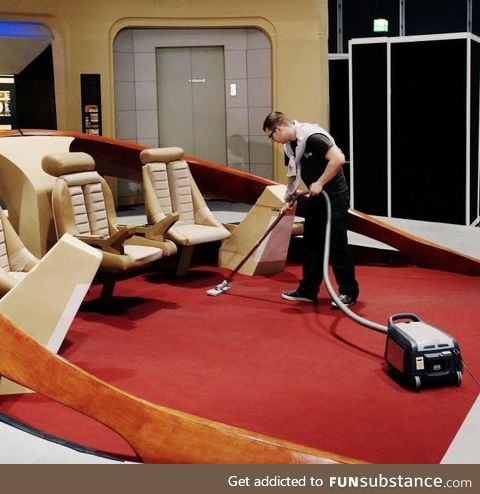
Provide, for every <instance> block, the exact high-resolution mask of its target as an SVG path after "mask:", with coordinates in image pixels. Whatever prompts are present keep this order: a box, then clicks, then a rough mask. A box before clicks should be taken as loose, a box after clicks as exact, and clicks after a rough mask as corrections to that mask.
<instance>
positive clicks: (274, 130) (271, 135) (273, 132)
mask: <svg viewBox="0 0 480 494" xmlns="http://www.w3.org/2000/svg"><path fill="white" fill-rule="evenodd" d="M275 132H277V127H275V128H274V129H273V130H272V132H270V134H268V138H269V139H271V138H272V137H273V134H275Z"/></svg>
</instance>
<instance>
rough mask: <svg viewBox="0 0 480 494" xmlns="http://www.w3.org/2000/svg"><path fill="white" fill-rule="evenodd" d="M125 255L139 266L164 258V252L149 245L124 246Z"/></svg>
mask: <svg viewBox="0 0 480 494" xmlns="http://www.w3.org/2000/svg"><path fill="white" fill-rule="evenodd" d="M124 249H125V254H126V255H127V256H129V257H130V258H132V259H133V260H134V262H135V264H136V265H137V266H142V265H144V264H149V263H151V262H153V261H156V260H157V259H160V258H161V257H162V251H161V250H160V249H159V248H157V247H150V246H148V245H128V244H127V245H124Z"/></svg>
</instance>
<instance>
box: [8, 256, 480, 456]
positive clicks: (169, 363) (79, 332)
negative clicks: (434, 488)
mask: <svg viewBox="0 0 480 494" xmlns="http://www.w3.org/2000/svg"><path fill="white" fill-rule="evenodd" d="M225 274H226V272H225V271H221V270H218V269H215V268H210V267H205V268H195V269H192V270H191V272H190V274H189V276H188V277H187V278H186V279H185V280H182V281H178V280H176V279H175V280H174V279H165V276H163V275H162V276H160V275H158V276H155V275H152V276H147V277H143V276H140V277H137V278H133V279H131V280H127V281H122V282H119V283H118V285H117V288H116V292H115V293H116V299H117V303H118V304H119V305H118V307H119V308H120V309H119V311H118V313H117V314H110V315H109V314H100V313H98V312H94V311H91V312H89V311H86V310H83V311H81V312H79V314H78V316H77V318H76V319H75V321H74V323H73V325H72V327H71V329H70V330H69V332H68V334H67V338H66V340H65V342H64V344H63V346H62V348H61V350H60V354H61V355H62V356H64V357H65V358H67V359H69V360H70V361H72V362H73V363H75V364H77V365H79V366H80V367H82V368H84V369H85V370H87V371H89V372H91V373H92V374H94V375H96V376H97V377H99V378H101V379H104V380H106V381H108V382H109V383H111V384H113V385H116V386H118V387H119V388H122V389H124V390H126V391H128V392H132V393H134V394H136V395H138V396H140V397H142V398H145V399H147V400H150V401H152V402H155V403H158V404H161V405H165V406H170V407H173V408H177V409H180V410H183V411H186V412H190V413H193V414H197V415H200V416H204V417H208V418H211V419H215V420H218V421H220V422H224V423H228V424H231V425H235V426H238V427H242V428H246V429H250V430H254V431H258V432H261V433H263V434H267V435H271V436H276V437H280V438H283V439H287V440H290V441H294V442H298V443H302V444H306V445H309V446H313V447H316V448H319V449H326V450H329V451H332V452H335V453H339V454H342V455H346V456H350V457H355V458H359V459H362V460H365V461H368V462H373V463H438V462H439V461H440V460H441V458H442V456H443V454H444V453H445V451H446V449H447V447H448V446H449V444H450V442H451V440H452V439H453V437H454V435H455V433H456V431H457V430H458V428H459V427H460V425H461V423H462V421H463V419H464V417H465V415H466V414H467V413H468V411H469V409H470V407H471V406H472V404H473V402H474V401H475V398H476V396H477V394H478V392H479V387H478V385H477V384H476V383H475V382H474V381H473V379H472V378H471V377H470V376H469V375H468V374H467V373H466V372H465V373H464V382H463V384H462V386H461V387H448V386H447V387H437V388H430V389H427V388H425V389H422V390H421V391H420V392H412V391H408V390H405V389H404V388H402V387H401V386H400V385H399V384H398V383H397V382H395V381H394V380H392V378H391V377H390V376H389V375H388V373H387V372H386V369H385V366H384V361H383V350H384V344H385V336H384V335H383V334H380V333H378V332H374V331H371V330H368V329H366V328H364V327H362V326H359V325H357V324H355V323H354V322H352V321H351V320H349V319H347V318H346V317H345V316H343V314H342V313H341V312H339V311H335V310H331V309H330V307H329V300H328V297H327V296H326V292H322V293H321V296H322V297H321V303H320V304H319V305H318V306H312V305H309V304H302V303H295V302H287V301H282V300H281V299H280V298H279V294H280V292H281V291H282V290H284V289H287V288H291V287H294V286H295V284H296V281H297V279H298V276H299V274H300V268H299V267H298V266H290V267H288V268H287V270H286V271H285V272H284V273H281V274H278V275H274V276H269V277H261V276H258V277H246V276H242V275H238V276H237V277H236V278H235V279H234V281H233V283H232V289H231V290H230V291H229V292H228V293H226V294H223V295H220V296H218V297H208V296H207V295H206V293H205V292H206V290H207V289H208V288H212V287H213V286H215V285H216V284H217V283H219V282H221V281H222V280H223V279H224V277H225ZM357 277H358V279H359V282H360V284H361V294H360V301H359V303H357V305H356V306H355V307H354V310H355V312H357V313H358V314H360V315H362V316H363V317H366V318H368V319H370V320H373V321H375V322H378V323H380V324H384V325H386V324H387V320H388V317H389V315H391V314H394V313H398V312H413V313H416V314H417V315H418V316H419V317H420V318H421V319H422V320H424V321H426V322H428V323H430V324H432V325H435V326H437V327H439V328H441V329H443V330H445V331H447V332H449V333H451V334H453V335H454V336H455V337H456V339H457V340H458V342H459V344H460V348H461V351H462V356H463V359H464V361H465V363H466V365H467V366H468V368H469V369H470V370H471V371H472V372H473V373H474V375H475V376H477V378H478V377H479V376H480V359H479V358H478V355H479V353H480V338H478V320H479V314H478V310H479V307H480V279H479V278H476V277H467V276H461V275H457V274H451V273H443V272H437V271H431V270H422V269H417V268H406V267H400V268H391V267H372V266H359V267H357ZM95 294H98V287H94V288H93V289H92V293H91V295H92V296H93V295H95ZM92 398H93V399H94V397H92ZM0 411H1V412H3V413H6V414H8V415H11V416H12V417H14V418H17V419H19V420H22V421H24V422H26V423H28V424H29V425H31V426H34V427H38V428H40V429H42V430H45V431H47V432H50V433H53V434H56V435H59V436H61V437H64V438H67V439H70V440H74V441H76V442H79V443H81V444H84V445H86V446H89V447H93V448H97V449H101V450H104V451H108V452H114V453H120V454H127V455H128V454H132V451H131V449H130V448H129V446H128V445H127V444H126V443H125V442H124V441H123V440H122V439H121V438H120V437H119V436H117V435H116V434H114V433H113V432H111V431H109V430H108V429H106V428H105V427H103V426H101V425H99V424H96V423H95V422H93V421H92V420H90V419H87V418H85V417H82V416H80V415H79V414H78V413H76V412H72V411H70V410H66V409H65V408H63V407H61V406H60V405H57V404H55V403H52V402H50V401H49V400H46V399H44V398H42V397H41V396H37V395H23V396H17V397H3V398H0Z"/></svg>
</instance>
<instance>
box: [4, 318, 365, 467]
mask: <svg viewBox="0 0 480 494" xmlns="http://www.w3.org/2000/svg"><path fill="white" fill-rule="evenodd" d="M0 374H1V375H3V376H5V377H6V378H8V379H10V380H12V381H15V382H16V383H18V384H21V385H23V386H26V387H27V388H30V389H32V390H34V391H37V392H38V393H40V394H42V395H44V396H46V397H48V398H50V399H52V400H55V401H57V402H59V403H62V404H63V405H66V406H68V407H70V408H72V409H74V410H77V411H79V412H81V413H83V414H85V415H87V416H88V417H91V418H93V419H95V420H97V421H99V422H100V423H102V424H104V425H106V426H107V427H109V428H110V429H112V430H114V431H115V432H117V433H118V434H120V435H121V436H122V437H123V438H124V439H125V440H126V441H127V442H128V443H129V444H130V446H131V447H132V449H133V450H134V451H135V452H136V453H137V455H138V457H139V458H140V459H141V460H142V461H143V462H145V463H212V464H227V463H229V464H239V463H241V464H250V463H255V464H267V463H282V464H289V463H317V464H325V463H362V462H360V461H358V460H355V459H352V458H348V457H343V456H340V455H336V454H333V453H329V452H327V451H319V450H316V449H313V448H308V447H305V446H301V445H297V444H294V443H291V442H288V441H282V440H280V439H274V438H270V437H267V436H264V435H261V434H257V433H254V432H250V431H246V430H243V429H239V428H236V427H230V426H228V425H224V424H221V423H219V422H215V421H212V420H207V419H204V418H200V417H197V416H194V415H190V414H187V413H182V412H180V411H177V410H173V409H171V408H166V407H161V406H158V405H154V404H153V403H150V402H148V401H145V400H142V399H140V398H138V397H136V396H133V395H131V394H128V393H125V392H124V391H121V390H120V389H118V388H115V387H113V386H111V385H110V384H108V383H106V382H104V381H101V380H99V379H97V378H96V377H94V376H93V375H91V374H88V373H87V372H85V371H84V370H82V369H80V368H79V367H76V366H75V365H73V364H71V363H69V362H67V361H66V360H64V359H62V358H61V357H59V356H58V355H56V354H53V353H51V352H49V351H48V350H47V349H46V348H44V347H43V346H42V345H40V344H39V343H37V342H36V341H35V340H34V339H33V338H31V337H30V336H28V335H27V334H25V333H24V332H22V331H20V329H19V328H17V327H16V326H15V325H14V324H13V323H12V322H11V321H10V320H8V319H7V318H6V317H5V316H3V315H1V314H0Z"/></svg>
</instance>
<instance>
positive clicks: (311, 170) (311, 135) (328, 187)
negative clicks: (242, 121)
mask: <svg viewBox="0 0 480 494" xmlns="http://www.w3.org/2000/svg"><path fill="white" fill-rule="evenodd" d="M263 131H264V132H266V133H267V135H268V137H269V138H270V139H272V140H273V141H274V142H277V143H279V144H283V149H284V152H285V157H286V158H285V161H286V164H287V178H288V183H287V193H286V197H291V196H292V194H294V193H295V192H296V191H297V188H298V186H299V184H300V180H303V182H304V183H305V185H306V186H307V187H308V189H309V193H308V200H307V204H306V213H305V223H304V232H303V242H304V257H303V277H302V279H301V280H300V283H299V285H298V288H296V289H293V290H290V291H287V292H283V293H282V298H284V299H286V300H296V301H301V302H313V303H316V302H317V297H318V292H319V289H320V285H321V283H322V281H323V257H324V242H325V228H326V225H327V214H326V207H325V202H324V200H323V198H322V197H321V192H322V190H325V192H327V193H328V195H329V197H330V202H331V210H332V219H331V242H330V262H331V265H332V268H333V273H334V275H335V279H336V281H337V283H338V288H339V294H340V295H339V299H340V301H341V302H342V303H343V304H344V305H345V306H349V305H353V304H355V302H356V301H357V297H358V294H359V287H358V283H357V281H356V279H355V266H354V263H353V256H352V253H351V250H350V247H349V245H348V237H347V214H348V208H349V202H350V196H349V191H348V186H347V182H346V180H345V175H344V173H343V165H344V164H345V156H344V154H343V153H342V151H341V150H340V149H339V148H338V146H337V145H336V144H335V141H334V139H333V137H332V136H331V135H330V134H329V133H328V132H327V131H326V130H325V129H323V128H322V127H320V126H319V125H317V124H311V123H300V122H297V121H296V120H290V119H289V118H288V117H287V116H286V115H285V114H283V113H281V112H276V111H275V112H272V113H270V114H269V115H267V117H266V118H265V121H264V122H263ZM291 207H293V205H292V204H289V203H288V202H287V203H285V205H284V206H283V208H291ZM332 306H333V307H337V305H336V304H335V302H333V301H332Z"/></svg>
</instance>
